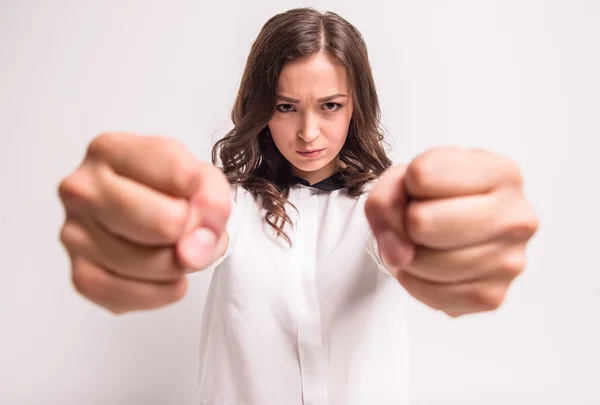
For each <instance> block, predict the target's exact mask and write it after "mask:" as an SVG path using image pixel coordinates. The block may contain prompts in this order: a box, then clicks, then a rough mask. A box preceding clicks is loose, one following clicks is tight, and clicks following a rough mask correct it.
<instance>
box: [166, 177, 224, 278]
mask: <svg viewBox="0 0 600 405" xmlns="http://www.w3.org/2000/svg"><path fill="white" fill-rule="evenodd" d="M231 208H232V196H231V187H230V185H229V182H228V181H227V178H226V177H225V175H224V174H223V173H222V172H221V171H220V170H219V169H218V168H216V167H214V166H210V167H206V168H205V170H203V171H202V176H201V180H200V183H199V186H198V190H197V192H196V194H195V195H194V196H192V198H191V202H190V220H189V221H188V227H187V228H186V230H185V236H183V237H182V238H181V239H180V240H179V241H178V243H177V246H176V251H177V255H178V258H179V260H180V262H181V263H182V264H183V265H184V266H185V267H187V268H189V269H203V268H205V267H206V266H207V265H209V264H210V263H211V262H212V261H213V259H214V256H215V254H216V250H217V247H218V244H219V240H220V239H221V237H222V236H223V234H224V233H225V226H226V225H227V221H228V219H229V215H230V213H231Z"/></svg>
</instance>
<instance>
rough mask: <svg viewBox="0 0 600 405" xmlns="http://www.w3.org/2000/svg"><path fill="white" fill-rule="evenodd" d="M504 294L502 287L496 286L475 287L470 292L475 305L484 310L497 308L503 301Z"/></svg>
mask: <svg viewBox="0 0 600 405" xmlns="http://www.w3.org/2000/svg"><path fill="white" fill-rule="evenodd" d="M504 296H505V291H504V289H501V288H498V287H476V288H473V289H472V292H471V298H472V300H473V303H474V304H475V306H477V307H478V308H481V309H482V310H486V311H493V310H496V309H498V308H499V307H500V306H501V305H502V303H503V302H504Z"/></svg>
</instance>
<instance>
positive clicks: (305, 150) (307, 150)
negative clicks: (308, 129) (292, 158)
mask: <svg viewBox="0 0 600 405" xmlns="http://www.w3.org/2000/svg"><path fill="white" fill-rule="evenodd" d="M322 150H323V149H300V150H298V153H314V152H320V151H322Z"/></svg>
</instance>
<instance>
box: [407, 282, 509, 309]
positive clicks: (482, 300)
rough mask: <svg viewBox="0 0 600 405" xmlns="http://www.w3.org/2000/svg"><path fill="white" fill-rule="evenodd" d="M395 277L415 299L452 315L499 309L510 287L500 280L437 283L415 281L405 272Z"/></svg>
mask: <svg viewBox="0 0 600 405" xmlns="http://www.w3.org/2000/svg"><path fill="white" fill-rule="evenodd" d="M396 278H397V279H398V281H399V282H400V284H401V285H402V286H403V287H404V288H405V289H406V291H407V292H408V293H409V294H410V295H411V296H413V297H414V298H415V299H417V300H418V301H420V302H422V303H424V304H425V305H427V306H428V307H430V308H433V309H437V310H440V311H444V312H445V313H447V314H448V315H451V316H459V315H463V314H467V313H476V312H484V311H492V310H495V309H497V308H499V307H500V305H502V303H503V302H504V300H505V297H506V294H507V290H508V287H509V285H510V284H509V283H508V282H506V281H505V280H504V279H502V278H489V279H484V280H478V281H473V282H469V283H459V284H439V283H433V282H430V281H426V280H422V279H419V278H416V277H414V276H412V275H410V274H408V273H406V272H400V273H399V274H398V275H397V276H396Z"/></svg>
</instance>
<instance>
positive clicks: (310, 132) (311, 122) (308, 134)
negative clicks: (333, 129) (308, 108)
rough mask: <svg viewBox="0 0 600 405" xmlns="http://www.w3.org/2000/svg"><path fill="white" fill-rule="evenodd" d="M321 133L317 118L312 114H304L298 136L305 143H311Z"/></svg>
mask: <svg viewBox="0 0 600 405" xmlns="http://www.w3.org/2000/svg"><path fill="white" fill-rule="evenodd" d="M320 135H321V132H320V130H319V123H318V120H317V119H316V118H315V117H314V116H313V115H312V114H305V116H304V117H303V120H302V125H301V127H300V129H299V131H298V136H299V137H300V138H302V139H303V140H304V142H306V143H311V142H312V141H314V140H315V139H317V138H318V137H319V136H320Z"/></svg>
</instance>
